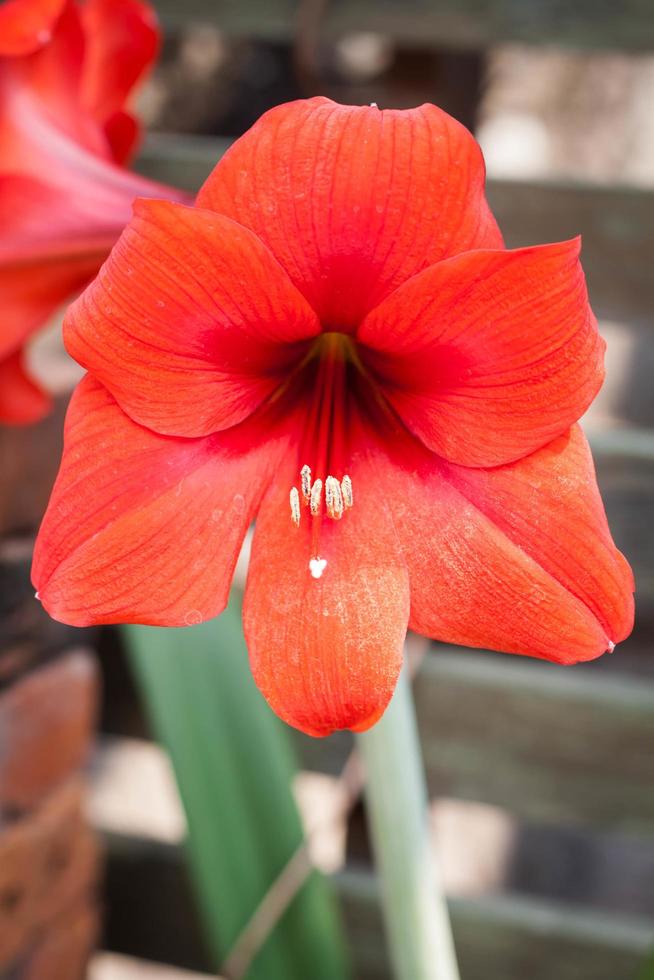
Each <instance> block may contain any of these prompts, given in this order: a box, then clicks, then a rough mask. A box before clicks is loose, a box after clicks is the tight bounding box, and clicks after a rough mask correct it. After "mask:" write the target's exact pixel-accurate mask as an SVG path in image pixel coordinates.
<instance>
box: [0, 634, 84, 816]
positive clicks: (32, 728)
mask: <svg viewBox="0 0 654 980" xmlns="http://www.w3.org/2000/svg"><path fill="white" fill-rule="evenodd" d="M97 697H98V677H97V668H96V663H95V659H94V656H93V654H92V653H91V652H90V651H89V650H81V649H78V650H71V651H69V652H67V653H65V654H64V655H63V656H60V657H57V659H56V660H54V661H51V662H49V663H47V664H44V665H43V666H41V667H38V668H37V669H36V670H32V671H30V672H29V673H28V674H27V675H26V676H24V677H21V678H19V679H18V680H17V682H16V683H15V684H12V685H10V686H9V687H7V688H6V689H5V690H0V815H2V812H3V811H8V812H10V813H14V814H15V813H16V812H19V811H23V810H26V809H28V808H29V807H31V806H34V805H35V804H36V803H38V802H39V800H41V799H42V798H43V796H45V795H46V793H48V792H50V791H51V790H53V789H54V788H55V786H56V785H57V784H58V783H59V782H61V781H62V780H63V779H65V778H66V777H67V776H69V775H71V774H72V773H73V771H75V770H76V769H78V768H80V766H81V765H82V764H83V762H84V760H85V758H86V755H87V753H88V750H89V747H90V743H91V736H92V733H93V727H94V722H95V713H96V702H97Z"/></svg>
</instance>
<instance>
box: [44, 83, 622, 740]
mask: <svg viewBox="0 0 654 980" xmlns="http://www.w3.org/2000/svg"><path fill="white" fill-rule="evenodd" d="M483 184H484V171H483V161H482V158H481V154H480V151H479V149H478V147H477V145H476V143H475V142H474V140H473V139H472V137H471V136H470V134H469V133H468V132H467V131H466V130H465V129H463V127H461V126H460V125H459V124H458V123H456V122H455V121H454V120H453V119H451V118H450V117H449V116H447V115H446V114H445V113H443V112H441V111H440V110H439V109H437V108H435V107H434V106H429V105H426V106H422V107H421V108H419V109H413V110H410V111H384V112H380V111H379V110H378V109H377V108H375V107H370V108H354V107H345V106H339V105H336V104H334V103H332V102H330V101H329V100H327V99H322V98H320V99H312V100H309V101H305V102H297V103H293V104H290V105H285V106H280V107H279V108H277V109H273V110H272V111H271V112H269V113H267V114H266V115H265V116H264V117H263V118H262V119H261V120H260V121H259V122H258V123H257V124H256V125H255V126H254V127H253V128H252V129H251V130H250V131H249V132H248V133H247V134H246V135H245V136H244V137H243V138H242V139H240V140H239V141H238V142H237V143H236V144H235V145H234V146H233V147H232V149H231V150H230V151H229V152H228V153H227V154H226V156H225V157H224V159H223V160H222V161H221V162H220V163H219V164H218V166H217V167H216V168H215V170H214V171H213V173H212V174H211V176H210V177H209V179H208V180H207V182H206V184H205V185H204V187H203V188H202V190H201V191H200V194H199V196H198V200H197V206H196V207H194V208H187V207H183V206H180V205H177V204H168V203H162V202H139V204H138V205H137V207H136V212H135V217H134V219H133V221H132V222H131V224H130V225H129V226H128V228H127V229H126V231H125V232H124V234H123V235H122V237H121V239H120V240H119V242H118V244H117V245H116V247H115V249H114V251H113V252H112V255H111V257H110V258H109V260H108V261H107V263H106V264H105V265H104V267H103V269H102V271H101V272H100V275H99V276H98V278H97V279H96V280H95V282H94V283H93V284H92V285H91V286H90V287H89V288H88V289H87V290H86V292H85V293H84V294H83V295H82V296H81V297H80V299H79V300H77V302H76V303H75V304H74V306H73V307H72V308H71V309H70V311H69V313H68V316H67V319H66V322H65V340H66V343H67V346H68V349H69V351H70V353H71V354H72V355H73V356H74V357H75V358H76V359H77V360H78V361H79V362H80V363H81V364H83V365H84V366H85V367H86V368H88V370H89V372H90V374H89V376H88V377H87V378H86V379H85V380H84V381H83V382H82V384H81V385H80V387H79V389H78V391H77V393H76V394H75V396H74V398H73V402H72V405H71V408H70V412H69V416H68V420H67V425H66V448H65V452H64V458H63V463H62V468H61V472H60V475H59V478H58V481H57V484H56V487H55V490H54V493H53V497H52V500H51V503H50V506H49V509H48V512H47V514H46V517H45V520H44V523H43V526H42V529H41V532H40V537H39V540H38V543H37V548H36V556H35V564H34V582H35V585H36V586H37V588H38V589H39V593H40V598H41V600H42V602H43V604H44V606H45V608H46V609H47V610H48V611H49V612H50V614H51V615H53V616H54V617H55V618H57V619H61V620H63V621H65V622H68V623H73V624H76V625H85V624H90V623H106V622H116V621H118V622H123V621H128V622H129V621H138V622H142V623H154V624H160V625H183V624H185V623H187V624H190V623H194V622H199V621H201V620H204V619H207V618H209V617H212V616H215V615H217V614H218V613H219V612H220V611H221V610H222V609H223V608H224V606H225V602H226V600H227V595H228V591H229V586H230V581H231V577H232V572H233V569H234V564H235V562H236V558H237V555H238V552H239V548H240V546H241V542H242V540H243V536H244V534H245V532H246V529H247V528H248V526H249V524H250V522H251V521H252V519H253V518H254V517H255V515H256V516H257V524H256V529H255V535H254V543H253V550H252V558H251V563H250V569H249V576H248V584H247V591H246V597H245V605H244V620H245V631H246V637H247V641H248V646H249V650H250V655H251V661H252V669H253V673H254V676H255V679H256V681H257V683H258V685H259V687H260V688H261V690H262V691H263V693H264V695H265V696H266V698H267V699H268V701H269V702H270V704H271V705H272V707H273V708H274V709H275V711H276V712H277V713H278V714H279V715H280V716H281V717H282V718H283V719H285V720H286V721H287V722H289V723H290V724H291V725H294V726H296V727H298V728H300V729H302V730H303V731H305V732H308V733H310V734H314V735H325V734H327V733H329V732H331V731H332V730H334V729H338V728H352V729H355V730H362V729H365V728H367V727H369V726H370V725H371V724H373V723H374V722H375V721H376V719H378V718H379V716H380V715H381V714H382V712H383V711H384V708H385V707H386V705H387V703H388V701H389V698H390V696H391V694H392V691H393V688H394V686H395V682H396V679H397V675H398V671H399V668H400V663H401V657H402V646H403V641H404V636H405V633H406V629H407V626H409V627H411V628H412V629H414V630H417V631H418V632H420V633H423V634H426V635H427V636H430V637H435V638H437V639H439V640H444V641H447V642H451V643H460V644H467V645H470V646H484V647H492V648H495V649H500V650H505V651H509V652H514V653H523V654H529V655H531V656H534V657H541V658H545V659H548V660H554V661H559V662H562V663H572V662H575V661H580V660H588V659H591V658H593V657H597V656H599V655H600V654H601V653H602V652H603V651H605V650H606V649H607V648H612V647H613V645H614V644H615V643H616V642H617V641H618V640H620V639H622V638H623V637H625V636H626V635H627V634H628V633H629V631H630V629H631V624H632V616H633V605H632V590H633V580H632V576H631V572H630V570H629V567H628V565H627V563H626V562H625V561H624V559H623V557H622V555H621V554H620V553H619V552H618V551H617V550H616V548H615V546H614V545H613V542H612V540H611V536H610V533H609V530H608V527H607V524H606V519H605V516H604V511H603V507H602V503H601V500H600V497H599V493H598V490H597V486H596V483H595V477H594V471H593V464H592V460H591V457H590V453H589V450H588V447H587V444H586V441H585V438H584V436H583V434H582V432H581V430H580V429H579V428H578V427H577V426H576V425H575V424H574V423H575V422H576V420H577V419H578V418H579V417H580V416H581V415H582V413H583V412H584V411H585V409H586V408H587V407H588V405H589V403H590V401H591V400H592V398H593V397H594V395H595V394H596V392H597V390H598V388H599V387H600V384H601V381H602V375H603V368H602V360H603V350H604V344H603V341H602V340H601V339H600V337H599V335H598V333H597V328H596V323H595V320H594V318H593V315H592V313H591V310H590V307H589V305H588V299H587V294H586V287H585V283H584V277H583V274H582V271H581V267H580V265H579V261H578V252H579V243H578V242H577V241H572V242H563V243H561V244H557V245H544V246H540V247H535V248H523V249H517V250H514V251H507V250H505V249H504V248H503V244H502V239H501V237H500V233H499V231H498V228H497V225H496V223H495V221H494V219H493V217H492V215H491V213H490V211H489V209H488V206H487V204H486V201H485V198H484V188H483Z"/></svg>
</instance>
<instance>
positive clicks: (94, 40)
mask: <svg viewBox="0 0 654 980" xmlns="http://www.w3.org/2000/svg"><path fill="white" fill-rule="evenodd" d="M158 47H159V35H158V31H157V26H156V22H155V20H154V16H153V13H152V10H151V8H150V7H149V6H148V5H147V4H146V3H143V2H141V0H88V2H87V3H85V4H84V5H83V6H82V5H78V4H77V3H75V2H73V0H68V2H66V0H10V2H8V3H5V4H3V5H2V6H1V7H0V311H1V316H2V323H1V325H0V421H4V422H30V421H33V420H34V419H36V418H38V417H39V416H41V415H42V414H43V413H44V412H45V411H46V410H47V407H48V404H49V399H48V397H47V395H46V394H45V393H44V392H43V391H41V390H40V389H39V387H38V386H37V385H36V384H35V383H34V381H32V380H31V379H30V378H29V377H28V375H27V374H26V373H25V371H24V367H23V346H24V343H25V341H26V340H27V339H28V338H29V337H30V335H31V334H32V333H33V332H34V330H36V329H37V328H38V327H39V326H41V325H42V324H43V323H44V322H45V321H46V320H47V319H48V318H49V317H50V316H51V315H52V313H53V312H54V311H55V310H56V309H57V308H58V307H59V306H60V305H61V304H62V303H63V302H64V301H65V300H66V299H68V298H69V296H70V295H71V294H72V293H74V292H76V291H78V290H79V289H80V288H81V287H82V286H84V285H85V284H86V283H87V282H88V281H89V279H91V278H92V276H94V275H95V273H96V272H97V271H98V269H99V268H100V265H101V264H102V262H103V261H104V259H105V258H106V256H107V254H108V252H109V250H110V248H111V246H112V245H113V244H114V242H115V241H116V239H117V237H118V235H119V234H120V232H121V231H122V229H123V228H124V226H125V225H126V223H127V222H128V221H129V219H130V217H131V214H132V201H133V200H134V198H135V197H137V196H139V197H143V196H146V197H162V196H164V197H169V198H172V199H174V200H180V199H183V195H181V194H180V193H179V192H178V191H174V190H172V189H170V188H164V187H162V186H160V185H158V184H154V183H152V182H150V181H148V180H145V179H143V178H141V177H138V176H137V175H135V174H133V173H130V172H129V171H128V170H126V169H125V167H124V166H123V165H124V164H125V163H126V161H127V160H128V159H129V158H130V156H131V154H132V152H133V150H134V148H135V144H136V142H137V139H138V134H139V128H138V124H137V122H136V120H135V118H134V116H133V115H132V114H131V113H130V112H129V111H128V110H127V109H126V108H125V102H126V100H127V98H128V96H129V95H130V92H131V90H132V88H133V86H134V85H135V83H136V82H137V81H138V80H139V79H140V78H141V77H142V75H143V73H144V72H145V71H146V69H148V68H149V67H150V65H151V64H152V62H153V60H154V59H155V57H156V54H157V51H158Z"/></svg>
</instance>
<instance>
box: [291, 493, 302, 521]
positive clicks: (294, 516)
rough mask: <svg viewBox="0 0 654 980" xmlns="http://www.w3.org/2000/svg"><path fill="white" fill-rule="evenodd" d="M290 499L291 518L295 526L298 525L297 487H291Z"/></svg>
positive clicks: (298, 496)
mask: <svg viewBox="0 0 654 980" xmlns="http://www.w3.org/2000/svg"><path fill="white" fill-rule="evenodd" d="M290 501H291V520H292V521H293V523H294V524H295V526H296V527H299V526H300V494H299V493H298V492H297V487H291V493H290Z"/></svg>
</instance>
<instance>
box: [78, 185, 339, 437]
mask: <svg viewBox="0 0 654 980" xmlns="http://www.w3.org/2000/svg"><path fill="white" fill-rule="evenodd" d="M319 331H320V326H319V323H318V321H317V319H316V316H315V314H314V313H313V311H312V310H311V309H310V307H309V306H308V304H307V303H306V301H305V300H304V299H303V297H302V296H301V295H300V293H299V292H298V291H297V290H296V289H295V287H294V286H293V285H292V284H291V282H290V280H289V279H288V277H287V276H286V273H285V272H284V270H283V269H282V268H281V266H280V265H279V263H278V262H277V261H276V260H275V259H274V258H273V257H272V255H271V254H270V252H269V251H268V249H267V248H266V247H265V246H264V245H262V244H261V242H260V241H259V240H258V239H257V238H256V237H255V236H254V235H253V234H252V232H250V231H248V230H247V229H246V228H243V227H242V226H240V225H237V224H236V223H235V222H234V221H231V219H229V218H225V217H223V216H222V215H218V214H215V213H214V212H211V211H203V210H200V209H199V208H187V207H183V206H181V205H177V204H169V203H166V202H163V201H139V202H137V205H136V207H135V216H134V219H133V221H132V222H131V223H130V225H129V226H128V227H127V228H126V230H125V231H124V233H123V235H122V236H121V238H120V240H119V242H118V243H117V244H116V246H115V248H114V250H113V252H112V254H111V256H110V258H109V259H108V261H107V263H106V264H105V266H104V267H103V268H102V270H101V272H100V274H99V275H98V277H97V279H96V280H95V281H94V282H93V283H92V284H91V286H89V288H88V289H87V290H86V292H85V293H84V295H83V296H81V297H80V299H79V300H78V301H77V302H76V303H75V304H74V305H73V306H72V307H71V308H70V310H69V311H68V314H67V316H66V320H65V325H64V339H65V342H66V347H67V348H68V350H69V352H70V353H71V354H72V356H73V357H74V358H75V359H76V360H77V361H79V362H80V364H82V365H84V367H86V368H88V369H89V370H90V371H91V372H92V373H93V375H94V376H95V377H96V378H98V379H99V380H100V381H101V382H102V383H103V384H105V385H106V386H107V388H109V390H110V391H111V392H112V394H113V395H114V397H115V398H116V399H117V401H118V402H119V403H120V405H121V407H122V408H123V409H124V410H125V411H126V412H127V413H128V414H129V415H130V416H131V417H132V418H133V419H134V420H135V421H137V422H141V423H142V424H144V425H147V426H149V427H150V428H152V429H154V430H155V431H157V432H162V433H167V434H169V435H183V436H200V435H206V434H208V433H210V432H215V431H217V430H219V429H225V428H227V427H229V426H231V425H234V424H235V423H237V422H240V421H241V420H242V419H244V418H245V417H247V416H248V415H249V414H250V413H251V412H252V411H253V410H254V409H255V408H256V407H257V406H258V405H260V404H261V402H262V401H263V400H264V399H265V398H266V397H267V396H268V395H270V394H271V393H272V391H273V390H274V389H275V388H276V387H277V386H278V385H279V384H280V382H281V381H282V380H283V378H284V377H285V374H286V372H287V371H288V369H289V367H290V366H291V365H292V364H293V363H294V362H295V361H296V360H297V358H298V353H299V352H300V350H299V349H301V348H302V345H301V343H300V342H301V341H304V340H307V339H308V338H311V337H313V336H315V335H316V334H318V333H319Z"/></svg>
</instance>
